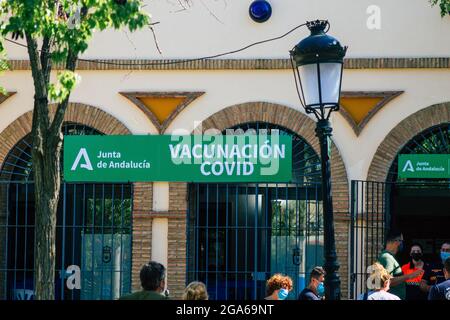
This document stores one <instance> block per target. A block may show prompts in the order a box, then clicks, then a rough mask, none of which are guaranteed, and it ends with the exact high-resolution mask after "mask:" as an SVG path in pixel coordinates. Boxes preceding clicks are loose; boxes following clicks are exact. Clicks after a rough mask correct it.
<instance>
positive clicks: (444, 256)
mask: <svg viewBox="0 0 450 320" xmlns="http://www.w3.org/2000/svg"><path fill="white" fill-rule="evenodd" d="M448 258H450V252H443V251H441V259H442V263H444V262H445V260H447V259H448Z"/></svg>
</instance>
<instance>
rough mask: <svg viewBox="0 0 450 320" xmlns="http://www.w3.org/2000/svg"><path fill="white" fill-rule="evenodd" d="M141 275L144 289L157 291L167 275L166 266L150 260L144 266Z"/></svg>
mask: <svg viewBox="0 0 450 320" xmlns="http://www.w3.org/2000/svg"><path fill="white" fill-rule="evenodd" d="M139 277H140V278H141V285H142V288H144V290H147V291H156V289H158V288H159V286H160V285H161V281H163V280H164V278H165V277H166V268H165V267H164V266H163V265H162V264H161V263H159V262H156V261H150V262H149V263H147V264H144V265H143V266H142V268H141V272H140V274H139Z"/></svg>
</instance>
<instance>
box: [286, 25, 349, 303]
mask: <svg viewBox="0 0 450 320" xmlns="http://www.w3.org/2000/svg"><path fill="white" fill-rule="evenodd" d="M306 25H307V27H308V29H309V30H310V31H311V35H309V36H308V37H307V38H305V39H303V40H302V41H300V42H299V43H298V44H297V45H296V46H295V47H294V48H293V49H292V50H291V51H290V55H291V62H292V69H293V71H294V77H295V85H296V88H297V92H298V95H299V98H300V102H301V104H302V105H303V107H304V108H305V110H306V113H313V114H314V115H315V117H316V118H317V126H316V136H317V137H318V138H319V141H320V155H321V161H322V202H323V213H324V251H325V265H324V269H325V271H326V273H327V274H326V276H325V297H326V299H328V300H339V299H340V280H339V275H338V273H337V271H338V270H339V263H338V261H337V256H336V243H335V237H334V218H333V200H332V196H331V170H330V154H331V141H330V140H331V135H332V134H331V132H332V131H333V129H332V128H331V124H330V121H329V118H330V115H331V112H332V111H336V110H339V99H340V95H341V83H342V70H343V64H344V56H345V53H346V51H347V47H343V46H341V44H340V43H339V41H338V40H336V39H335V38H333V37H331V36H329V35H327V34H326V33H327V32H328V30H329V26H330V24H329V23H328V21H323V20H316V21H310V22H307V24H306Z"/></svg>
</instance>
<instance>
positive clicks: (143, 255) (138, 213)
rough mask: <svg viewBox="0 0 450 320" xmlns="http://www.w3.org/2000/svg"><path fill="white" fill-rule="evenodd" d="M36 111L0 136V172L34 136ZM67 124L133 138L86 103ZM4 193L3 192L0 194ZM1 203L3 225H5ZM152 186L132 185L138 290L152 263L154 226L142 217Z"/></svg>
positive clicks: (72, 111)
mask: <svg viewBox="0 0 450 320" xmlns="http://www.w3.org/2000/svg"><path fill="white" fill-rule="evenodd" d="M50 108H51V112H52V115H54V113H55V111H56V105H54V104H52V105H50ZM32 118H33V111H28V112H26V113H24V114H23V115H21V116H20V117H19V118H17V119H16V120H15V121H13V122H12V123H10V124H9V125H8V127H6V129H4V130H3V131H2V132H1V133H0V141H2V143H1V145H0V168H1V167H2V164H3V161H4V160H5V158H6V157H7V155H8V153H9V151H10V150H11V149H12V148H13V147H14V146H15V145H16V144H17V143H18V142H19V141H20V140H21V139H23V138H24V137H25V136H26V135H27V134H29V133H30V132H31V127H32ZM64 120H65V121H70V122H76V123H79V124H83V125H87V126H89V127H92V128H94V129H96V130H98V131H100V132H102V133H104V134H106V135H124V134H131V131H130V130H129V129H128V128H127V127H126V126H125V125H124V124H123V123H122V122H120V121H119V120H118V119H116V118H115V117H113V116H112V115H110V114H108V113H107V112H105V111H103V110H101V109H99V108H97V107H94V106H91V105H87V104H83V103H76V102H71V103H69V106H68V108H67V111H66V114H65V116H64ZM0 193H1V192H0ZM2 203H4V201H2V199H0V224H2V222H1V219H4V216H2V210H1V205H2ZM152 203H153V183H151V182H148V183H144V182H136V183H133V214H132V216H133V219H132V226H133V247H132V248H133V249H132V274H131V277H132V283H133V286H134V287H135V288H136V287H138V286H139V268H140V267H141V266H142V265H143V264H144V263H146V262H148V260H149V259H150V248H149V247H148V245H147V244H148V243H149V242H151V222H152V220H151V219H150V217H149V216H148V215H144V214H142V213H143V212H149V211H151V209H152Z"/></svg>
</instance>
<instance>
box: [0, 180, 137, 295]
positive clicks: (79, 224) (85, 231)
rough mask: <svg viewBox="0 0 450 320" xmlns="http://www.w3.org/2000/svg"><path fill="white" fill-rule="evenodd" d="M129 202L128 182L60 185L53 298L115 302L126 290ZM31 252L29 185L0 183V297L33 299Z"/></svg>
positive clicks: (128, 284)
mask: <svg viewBox="0 0 450 320" xmlns="http://www.w3.org/2000/svg"><path fill="white" fill-rule="evenodd" d="M131 199H132V186H131V185H130V184H69V183H63V184H62V186H61V194H60V201H59V206H58V215H57V227H56V232H57V235H56V274H55V298H56V299H57V300H65V299H70V300H78V299H115V298H118V297H119V296H120V295H122V293H127V292H129V291H130V290H131V211H132V200H131ZM35 250H36V248H35V224H34V184H33V183H32V182H23V181H22V182H0V251H1V255H0V298H1V299H8V300H23V299H32V298H33V295H34V288H35V283H34V281H35V279H34V269H35V268H34V264H35V261H34V256H35ZM77 277H78V278H77Z"/></svg>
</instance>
